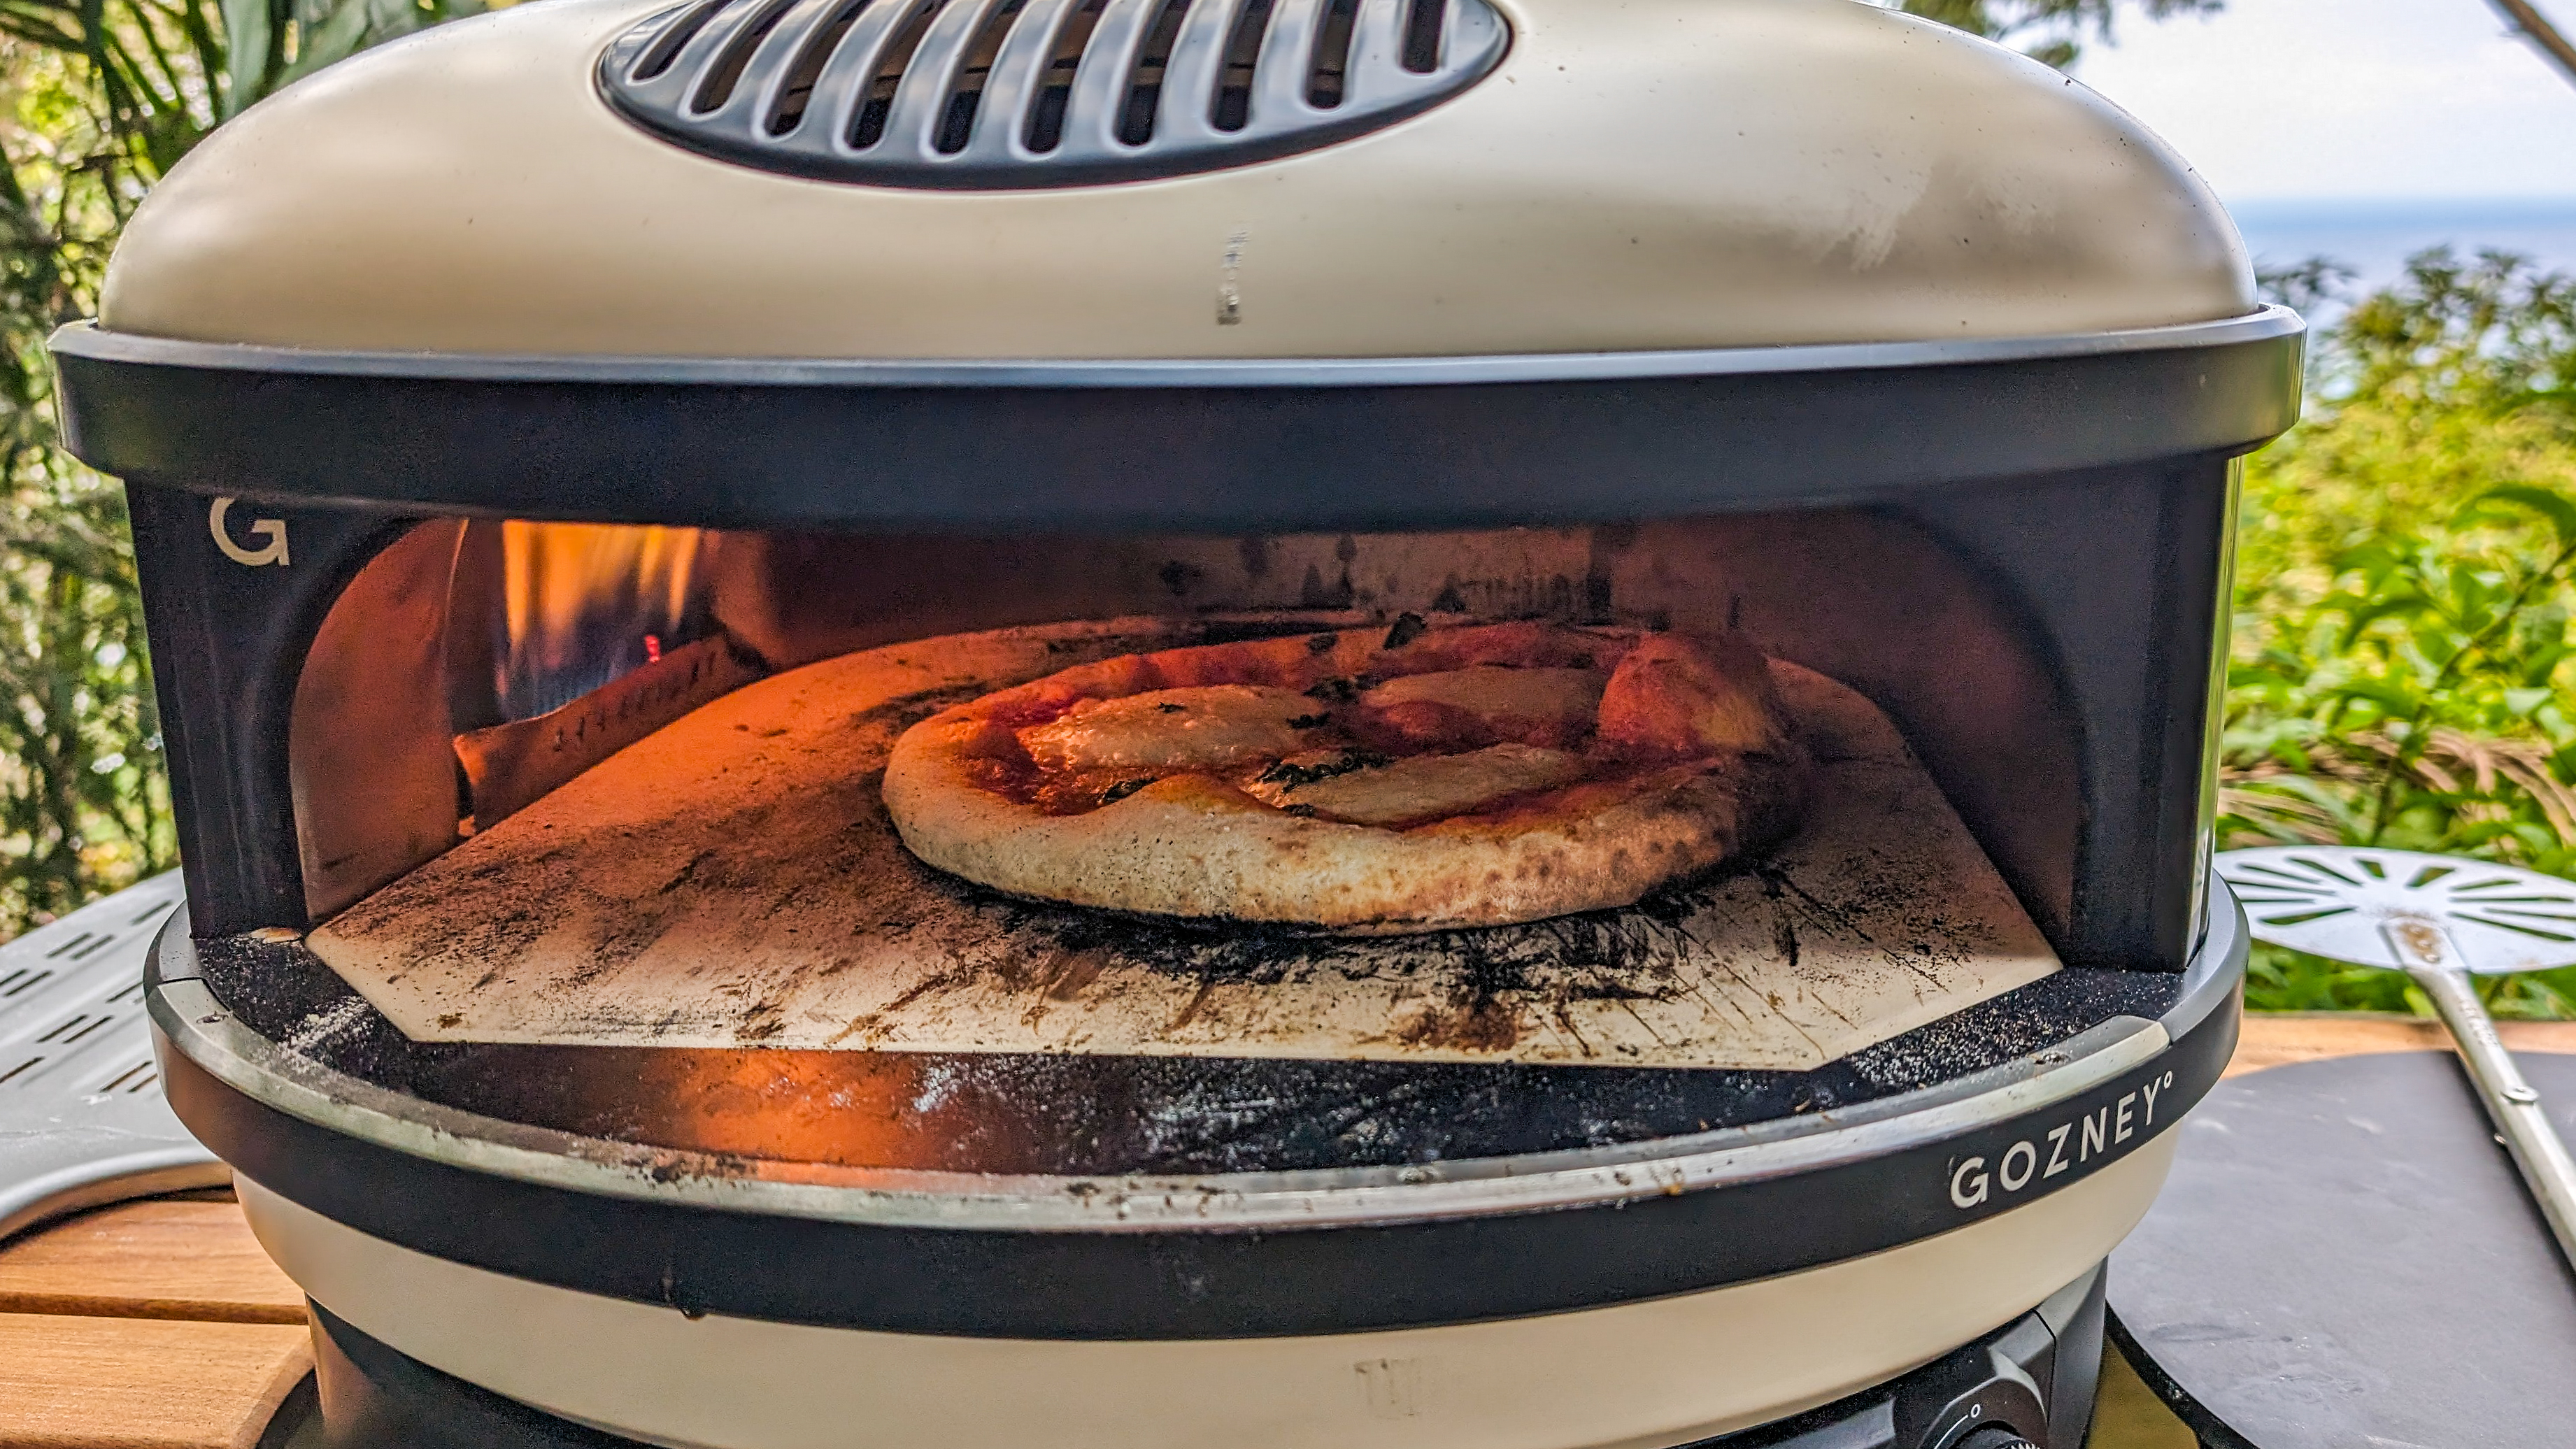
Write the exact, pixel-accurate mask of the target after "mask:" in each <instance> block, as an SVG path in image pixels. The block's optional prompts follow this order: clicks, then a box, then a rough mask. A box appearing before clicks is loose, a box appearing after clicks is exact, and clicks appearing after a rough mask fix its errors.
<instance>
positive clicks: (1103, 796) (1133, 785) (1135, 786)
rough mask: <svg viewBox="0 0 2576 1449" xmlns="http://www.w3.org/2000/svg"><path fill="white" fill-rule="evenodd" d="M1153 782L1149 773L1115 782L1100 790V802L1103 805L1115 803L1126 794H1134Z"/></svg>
mask: <svg viewBox="0 0 2576 1449" xmlns="http://www.w3.org/2000/svg"><path fill="white" fill-rule="evenodd" d="M1153 783H1154V777H1153V776H1151V775H1141V776H1138V777H1137V778H1136V779H1133V780H1121V781H1119V782H1118V783H1117V784H1115V785H1112V786H1110V787H1109V788H1108V789H1106V790H1103V791H1101V792H1100V803H1101V804H1103V805H1115V804H1117V803H1118V802H1119V801H1121V800H1124V799H1126V798H1127V797H1128V796H1130V795H1133V794H1135V793H1136V792H1137V791H1139V790H1142V789H1144V788H1145V787H1146V786H1148V785H1151V784H1153Z"/></svg>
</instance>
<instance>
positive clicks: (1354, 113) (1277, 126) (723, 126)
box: [598, 0, 1511, 190]
mask: <svg viewBox="0 0 2576 1449" xmlns="http://www.w3.org/2000/svg"><path fill="white" fill-rule="evenodd" d="M1510 44H1511V28H1510V26H1509V24H1508V23H1507V22H1506V21H1505V20H1504V19H1503V17H1502V15H1501V14H1500V13H1499V12H1498V11H1496V10H1495V9H1494V7H1493V6H1492V5H1491V4H1490V3H1488V0H695V3H692V4H689V5H685V6H682V7H680V8H678V9H675V10H668V11H664V12H662V13H660V14H657V15H654V16H652V17H650V18H648V19H646V20H644V21H642V22H640V23H638V24H637V25H635V26H633V27H631V28H630V29H628V30H627V31H626V32H625V33H624V34H623V35H621V36H619V37H618V38H617V40H616V41H615V42H614V43H612V44H611V45H610V46H609V47H608V50H607V52H606V53H605V54H604V55H603V56H602V57H601V58H600V64H599V77H598V79H599V89H600V93H601V94H602V95H604V96H605V97H606V98H607V99H608V101H609V103H610V104H611V105H612V106H614V107H616V109H617V110H618V112H619V113H620V114H622V115H624V116H625V117H626V118H627V119H629V120H631V121H633V122H634V123H635V124H637V125H639V126H641V127H643V128H644V129H645V130H647V131H650V132H652V133H653V134H655V135H657V136H660V137H662V138H663V139H665V140H669V141H674V142H677V143H678V144H680V145H682V146H686V147H688V148H690V149H691V150H694V151H698V152H702V153H704V154H706V155H709V156H714V157H716V158H718V159H721V160H725V161H730V162H733V163H735V164H737V165H742V166H751V167H756V168H758V169H761V170H764V171H775V172H783V173H787V174H790V175H797V176H807V177H813V178H816V179H819V180H826V181H852V182H865V183H869V184H873V185H878V186H901V187H935V188H942V189H956V190H1005V189H1007V190H1019V189H1025V188H1030V187H1052V186H1078V185H1090V184H1096V183H1101V182H1111V181H1139V180H1147V179H1152V178H1156V177H1165V176H1182V175H1187V174H1190V173H1192V172H1198V171H1213V170H1217V169H1219V168H1222V167H1228V166H1240V165H1244V164H1246V163H1249V162H1254V161H1264V160H1269V159H1272V158H1274V157H1279V156H1286V155H1291V154H1294V153H1297V152H1300V151H1310V150H1313V149H1315V148H1317V147H1320V146H1325V145H1329V144H1331V143H1332V142H1335V141H1340V140H1345V139H1347V138H1349V137H1352V136H1356V135H1360V134H1362V133H1363V132H1367V131H1372V130H1375V129H1377V128H1379V127H1381V126H1385V125H1389V124H1392V123H1393V122H1396V121H1399V120H1402V119H1403V118H1404V117H1406V116H1410V115H1413V114H1415V113H1417V112H1419V111H1422V110H1424V109H1426V108H1428V107H1430V106H1433V105H1436V104H1438V103H1439V102H1441V101H1443V100H1446V99H1447V98H1449V97H1450V96H1453V95H1456V94H1457V93H1458V92H1459V91H1462V90H1464V89H1466V88H1467V87H1468V86H1470V85H1473V84H1474V83H1475V82H1476V81H1478V80H1480V79H1482V78H1483V77H1484V76H1485V75H1487V74H1488V73H1490V72H1491V71H1492V70H1493V68H1494V66H1495V65H1496V64H1497V63H1498V62H1499V61H1501V59H1502V58H1503V52H1504V51H1505V50H1506V49H1508V48H1509V47H1510Z"/></svg>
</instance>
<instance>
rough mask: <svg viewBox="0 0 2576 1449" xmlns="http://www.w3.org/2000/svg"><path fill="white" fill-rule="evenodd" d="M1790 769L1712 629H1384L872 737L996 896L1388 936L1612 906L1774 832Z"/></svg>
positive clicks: (925, 831)
mask: <svg viewBox="0 0 2576 1449" xmlns="http://www.w3.org/2000/svg"><path fill="white" fill-rule="evenodd" d="M1806 774H1807V759H1806V754H1805V751H1804V750H1803V749H1802V748H1801V747H1800V746H1799V744H1798V742H1797V740H1796V738H1795V735H1794V732H1793V730H1792V729H1791V725H1790V721H1789V719H1788V717H1787V715H1786V713H1785V712H1784V710H1783V709H1782V707H1781V704H1780V700H1779V696H1778V693H1777V691H1776V690H1775V689H1774V688H1773V684H1772V679H1771V671H1770V664H1769V661H1768V660H1766V659H1765V658H1764V657H1763V655H1762V653H1761V652H1760V651H1759V650H1757V649H1755V648H1754V647H1753V646H1752V645H1751V644H1750V643H1748V642H1746V641H1745V640H1744V639H1743V638H1742V637H1740V636H1738V635H1735V634H1731V633H1715V634H1690V635H1685V634H1678V633H1650V632H1645V631H1641V630H1635V629H1619V628H1585V627H1574V626H1567V625H1556V624H1546V623H1528V622H1521V623H1502V624H1480V623H1472V622H1458V623H1450V624H1444V625H1439V626H1434V625H1431V624H1426V623H1425V622H1424V621H1423V620H1422V619H1420V618H1419V617H1417V616H1414V615H1410V614H1408V615H1406V616H1404V617H1403V618H1402V619H1400V620H1398V621H1397V622H1396V624H1395V626H1394V627H1393V628H1391V629H1390V628H1386V627H1383V626H1380V627H1372V628H1368V629H1347V630H1337V631H1333V632H1327V633H1315V634H1307V635H1302V636H1294V637H1285V638H1272V639H1259V640H1252V641H1246V642H1239V643H1227V644H1209V645H1201V646H1198V647H1194V648H1183V649H1169V650H1163V651H1161V652H1158V653H1152V654H1129V655H1124V656H1121V657H1119V658H1115V659H1107V660H1103V661H1100V662H1099V663H1096V664H1086V665H1081V666H1079V667H1076V668H1073V669H1067V670H1064V671H1062V672H1061V673H1057V674H1051V675H1049V676H1047V677H1046V678H1043V679H1039V680H1035V681H1032V682H1030V683H1028V684H1023V685H1019V686H1017V687H1016V688H1011V689H1005V690H1001V691H999V692H997V693H993V694H988V695H985V696H984V697H982V698H980V699H977V700H974V701H972V702H970V703H967V704H962V705H958V706H956V707H955V708H953V709H948V710H945V711H942V712H941V713H939V714H936V715H933V716H931V717H930V718H929V719H926V720H924V721H922V722H921V723H920V724H917V725H915V726H913V727H912V728H911V729H910V730H908V731H906V732H905V733H904V735H903V736H902V738H900V739H898V740H897V741H896V742H895V746H894V750H893V754H892V756H891V757H890V759H889V760H888V762H887V765H886V774H885V804H886V810H887V813H888V814H889V815H890V816H891V817H892V819H893V821H894V825H895V829H896V830H897V831H898V832H899V833H900V835H901V836H902V839H903V843H904V845H905V846H906V847H907V848H909V849H910V850H911V851H912V853H913V854H914V855H916V856H918V857H919V858H920V859H922V860H923V861H926V862H928V863H929V864H931V865H933V866H936V867H938V868H939V869H941V870H945V871H950V872H953V873H955V874H957V875H960V876H963V877H965V878H966V879H968V880H970V881H974V882H977V883H979V884H981V885H985V886H989V887H992V888H993V889H995V890H1000V891H1005V892H1009V893H1011V894H1013V895H1019V896H1029V897H1035V898H1038V899H1042V900H1049V901H1062V902H1067V903H1070V904H1073V905H1079V906H1089V907H1094V908H1098V909H1104V910H1115V911H1133V912H1139V913H1143V914H1148V915H1156V916H1180V917H1196V918H1208V919H1225V920H1234V921H1252V922H1263V923H1269V924H1275V925H1281V926H1293V927H1305V928H1309V929H1314V930H1320V931H1326V932H1332V933H1337V934H1349V935H1395V934H1403V933H1408V932H1418V931H1439V930H1450V929H1454V928H1459V927H1468V926H1496V925H1506V924H1510V923H1513V922H1519V921H1533V920H1540V919H1544V918H1546V917H1549V916H1558V915H1565V914H1568V913H1570V912H1575V911H1589V910H1599V909H1604V908H1608V907H1615V906H1625V905H1631V904H1634V903H1635V902H1636V901H1637V900H1638V899H1639V898H1640V897H1642V896H1644V895H1645V894H1646V893H1647V892H1649V891H1651V890H1653V889H1655V888H1656V887H1657V886H1660V885H1662V884H1664V883H1666V882H1669V881H1673V880H1676V879H1679V878H1681V877H1684V876H1688V875H1692V874H1695V873H1697V872H1700V871H1704V870H1707V869H1708V868H1710V867H1712V866H1715V865H1717V864H1718V863H1719V862H1721V861H1724V860H1727V859H1729V858H1730V857H1734V856H1736V855H1738V854H1740V853H1742V852H1745V851H1747V850H1750V849H1754V848H1757V847H1759V846H1760V845H1762V844H1765V843H1767V842H1769V841H1770V840H1772V839H1775V838H1777V837H1778V836H1779V835H1781V834H1782V833H1784V832H1785V830H1786V828H1787V827H1788V825H1789V824H1790V823H1791V822H1792V821H1793V820H1794V818H1795V815H1796V812H1797V809H1798V805H1799V801H1800V797H1801V795H1802V792H1803V789H1804V786H1805V780H1806Z"/></svg>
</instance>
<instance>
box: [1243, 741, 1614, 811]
mask: <svg viewBox="0 0 2576 1449" xmlns="http://www.w3.org/2000/svg"><path fill="white" fill-rule="evenodd" d="M1586 769H1587V765H1586V762H1585V760H1584V759H1583V757H1582V756H1581V755H1576V754H1569V753H1567V752H1566V751H1564V750H1541V749H1534V748H1532V747H1530V746H1528V745H1489V746H1487V747H1486V748H1484V749H1481V750H1470V751H1468V752H1467V753H1465V754H1463V755H1415V756H1413V757H1411V758H1409V759H1402V760H1396V761H1394V762H1392V763H1390V764H1384V765H1375V766H1368V767H1365V768H1361V769H1357V770H1351V771H1349V772H1347V773H1344V774H1338V775H1333V776H1331V777H1329V778H1326V779H1321V780H1316V781H1313V782H1311V783H1307V784H1299V785H1288V786H1284V787H1278V786H1270V787H1264V786H1260V785H1258V784H1256V785H1255V786H1254V787H1253V789H1254V793H1256V794H1260V795H1262V796H1264V798H1267V799H1269V800H1270V801H1271V802H1272V803H1274V804H1277V805H1279V806H1281V807H1282V808H1286V809H1296V808H1300V807H1303V808H1305V809H1310V810H1312V811H1314V812H1315V813H1316V814H1317V815H1319V816H1325V817H1329V818H1331V819H1334V820H1343V821H1348V822H1350V823H1351V824H1354V825H1385V826H1393V825H1409V824H1415V823H1418V822H1421V821H1427V820H1441V819H1446V818H1447V817H1449V816H1452V815H1465V814H1469V813H1471V812H1473V811H1475V810H1477V809H1478V808H1480V807H1483V806H1486V805H1491V804H1493V803H1495V802H1496V801H1499V800H1503V799H1506V798H1508V797H1510V796H1513V795H1524V794H1528V793H1529V792H1531V791H1534V790H1552V789H1555V788H1556V787H1558V786H1560V785H1571V784H1573V783H1574V782H1575V781H1577V780H1579V779H1581V778H1583V775H1584V773H1585V770H1586Z"/></svg>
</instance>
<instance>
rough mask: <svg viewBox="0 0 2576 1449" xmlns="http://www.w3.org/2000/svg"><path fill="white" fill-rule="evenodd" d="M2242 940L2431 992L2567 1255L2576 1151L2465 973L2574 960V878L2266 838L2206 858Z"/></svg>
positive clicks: (2575, 1239) (2573, 1253)
mask: <svg viewBox="0 0 2576 1449" xmlns="http://www.w3.org/2000/svg"><path fill="white" fill-rule="evenodd" d="M2214 863H2215V865H2216V867H2217V870H2218V873H2219V875H2220V877H2222V878H2223V879H2225V880H2226V882H2227V883H2228V884H2229V885H2230V886H2233V887H2234V888H2235V890H2236V898H2237V899H2238V900H2239V901H2241V902H2243V903H2244V906H2245V914H2246V916H2247V918H2248V919H2249V920H2250V921H2251V922H2252V926H2253V932H2254V939H2256V940H2258V941H2267V942H2270V943H2272V944H2273V945H2277V946H2287V947H2290V948H2291V949H2293V950H2299V951H2306V952H2308V953H2310V954H2311V955H2316V956H2325V957H2329V958H2331V959H2333V960H2337V961H2344V962H2349V963H2351V964H2353V965H2356V966H2374V967H2378V968H2380V969H2383V970H2390V971H2403V972H2405V973H2406V974H2407V975H2408V976H2409V977H2411V978H2413V980H2414V982H2415V984H2416V985H2417V986H2419V987H2421V988H2423V991H2424V994H2425V995H2426V996H2429V997H2431V998H2432V999H2433V1006H2434V1009H2435V1010H2437V1011H2439V1012H2440V1013H2441V1015H2442V1021H2443V1024H2444V1025H2446V1026H2448V1027H2449V1028H2450V1029H2451V1036H2452V1039H2453V1040H2455V1041H2456V1042H2458V1043H2459V1048H2460V1061H2461V1063H2462V1065H2463V1066H2464V1067H2465V1069H2466V1070H2467V1072H2468V1074H2469V1081H2470V1083H2471V1084H2472V1085H2474V1086H2475V1087H2476V1088H2477V1093H2478V1098H2479V1100H2481V1101H2482V1102H2484V1103H2485V1104H2486V1109H2487V1116H2488V1117H2489V1118H2490V1119H2492V1120H2493V1121H2494V1123H2495V1127H2496V1132H2497V1134H2498V1135H2499V1136H2500V1137H2501V1139H2502V1140H2503V1142H2504V1145H2505V1150H2506V1151H2508V1152H2510V1153H2511V1154H2512V1155H2513V1162H2514V1166H2515V1167H2517V1168H2519V1169H2520V1170H2521V1172H2522V1179H2523V1181H2524V1183H2526V1184H2527V1185H2528V1186H2529V1187H2530V1188H2531V1195H2532V1197H2533V1198H2535V1199H2536V1200H2537V1201H2538V1202H2539V1204H2540V1212H2541V1216H2542V1217H2544V1218H2546V1219H2547V1220H2548V1223H2549V1231H2550V1232H2551V1234H2552V1235H2553V1236H2555V1237H2556V1238H2557V1239H2558V1250H2559V1252H2560V1253H2561V1254H2562V1255H2564V1256H2565V1257H2566V1259H2567V1260H2568V1262H2569V1264H2570V1265H2571V1266H2576V1159H2571V1158H2570V1157H2569V1156H2568V1152H2567V1146H2566V1144H2565V1143H2564V1142H2562V1141H2560V1140H2559V1137H2558V1133H2557V1131H2556V1129H2554V1128H2552V1127H2551V1126H2550V1125H2549V1118H2548V1116H2547V1114H2546V1113H2545V1112H2543V1111H2542V1109H2541V1104H2540V1093H2538V1092H2537V1091H2535V1090H2533V1089H2532V1086H2531V1084H2530V1083H2529V1082H2527V1081H2525V1080H2524V1079H2523V1075H2522V1071H2521V1069H2520V1068H2519V1067H2517V1066H2515V1065H2514V1060H2513V1054H2512V1053H2510V1052H2508V1051H2506V1050H2505V1049H2504V1043H2503V1041H2501V1040H2500V1039H2498V1038H2497V1036H2496V1029H2495V1022H2494V1020H2493V1019H2492V1018H2490V1017H2489V1016H2488V1015H2487V1010H2486V1007H2485V1005H2484V1004H2483V1003H2481V1002H2480V1001H2479V1000H2478V993H2477V989H2476V987H2475V986H2474V985H2473V984H2472V983H2471V982H2470V980H2469V978H2470V977H2471V976H2491V975H2501V974H2505V973H2509V972H2516V971H2545V970H2548V969H2550V968H2552V967H2557V966H2576V885H2572V884H2570V883H2568V882H2566V881H2563V880H2559V879H2557V878H2556V877H2554V876H2546V875H2542V874H2540V873H2539V872H2538V871H2530V870H2523V869H2520V868H2518V867H2515V866H2509V865H2494V864H2490V863H2489V862H2486V861H2482V860H2470V859H2467V858H2465V857H2461V856H2453V855H2425V854H2422V853H2420V852H2416V851H2411V850H2379V849H2374V848H2370V847H2366V846H2343V845H2320V846H2304V845H2302V846H2266V847H2263V848H2261V849H2255V850H2230V851H2223V852H2221V853H2220V854H2219V855H2218V857H2217V859H2216V861H2215V862H2214Z"/></svg>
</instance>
